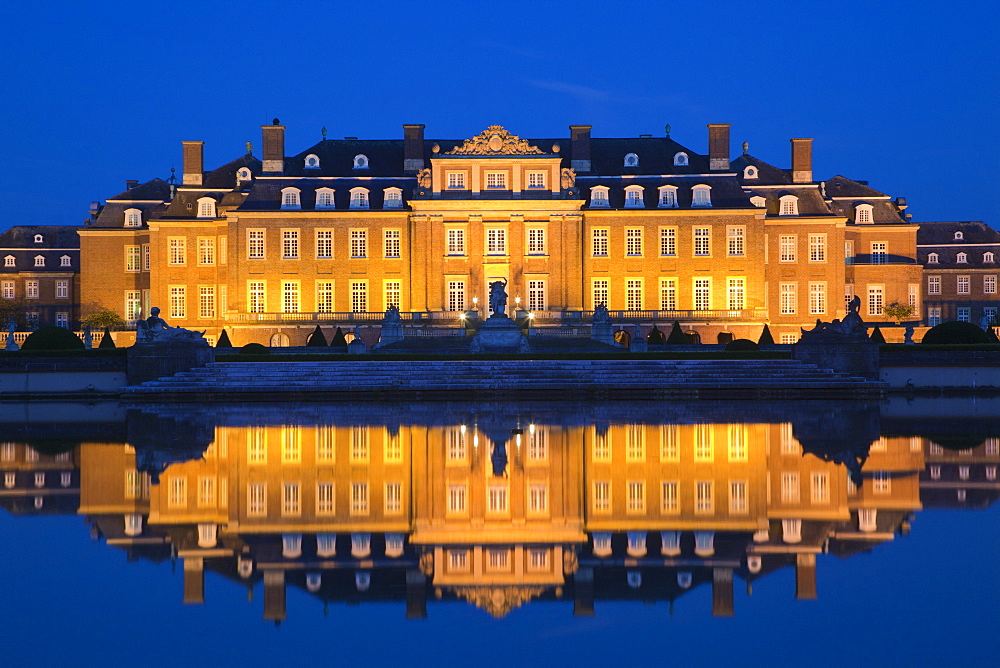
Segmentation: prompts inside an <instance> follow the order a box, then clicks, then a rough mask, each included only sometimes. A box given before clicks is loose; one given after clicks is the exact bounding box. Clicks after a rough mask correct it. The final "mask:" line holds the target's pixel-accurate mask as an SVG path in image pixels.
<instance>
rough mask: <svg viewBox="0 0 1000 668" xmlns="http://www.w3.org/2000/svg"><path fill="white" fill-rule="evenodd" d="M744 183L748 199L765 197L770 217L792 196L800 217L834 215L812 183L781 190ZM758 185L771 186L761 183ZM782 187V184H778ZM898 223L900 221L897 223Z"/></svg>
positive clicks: (786, 187)
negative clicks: (782, 200) (784, 199)
mask: <svg viewBox="0 0 1000 668" xmlns="http://www.w3.org/2000/svg"><path fill="white" fill-rule="evenodd" d="M740 181H741V182H742V183H743V190H744V192H745V193H746V196H747V197H763V198H764V200H765V204H764V207H763V208H765V209H767V213H768V215H771V216H776V215H778V214H779V212H780V210H781V198H782V197H784V196H786V195H792V196H794V197H797V198H798V200H799V201H798V215H799V216H829V215H833V212H832V211H831V208H830V206H829V205H828V204H827V203H826V201H825V200H824V199H823V196H822V195H821V194H820V192H819V188H817V187H816V186H815V185H813V184H811V183H800V184H794V185H793V184H786V185H784V186H783V187H780V188H759V189H755V188H754V187H753V186H754V181H753V180H752V179H751V180H749V181H747V180H744V179H742V178H741V179H740ZM758 185H770V184H765V183H759V184H758ZM778 185H781V184H778ZM897 222H898V221H897Z"/></svg>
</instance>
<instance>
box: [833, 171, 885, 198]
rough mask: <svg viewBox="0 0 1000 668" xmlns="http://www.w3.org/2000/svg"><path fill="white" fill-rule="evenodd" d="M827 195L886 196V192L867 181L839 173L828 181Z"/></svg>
mask: <svg viewBox="0 0 1000 668" xmlns="http://www.w3.org/2000/svg"><path fill="white" fill-rule="evenodd" d="M826 196H827V197H858V198H861V199H864V198H866V197H886V194H885V193H883V192H879V191H878V190H875V189H874V188H872V187H870V186H869V185H868V183H867V182H865V181H853V180H851V179H849V178H847V177H846V176H840V175H839V174H838V175H837V176H835V177H833V178H832V179H829V180H828V181H826Z"/></svg>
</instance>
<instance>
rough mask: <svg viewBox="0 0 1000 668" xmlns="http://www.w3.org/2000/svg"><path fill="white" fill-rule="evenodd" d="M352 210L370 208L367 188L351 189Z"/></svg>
mask: <svg viewBox="0 0 1000 668" xmlns="http://www.w3.org/2000/svg"><path fill="white" fill-rule="evenodd" d="M351 208H352V209H367V208H368V189H367V188H351Z"/></svg>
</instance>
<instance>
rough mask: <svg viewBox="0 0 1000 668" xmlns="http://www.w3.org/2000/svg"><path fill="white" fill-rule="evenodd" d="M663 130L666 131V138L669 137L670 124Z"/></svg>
mask: <svg viewBox="0 0 1000 668" xmlns="http://www.w3.org/2000/svg"><path fill="white" fill-rule="evenodd" d="M663 129H664V130H666V131H667V136H668V137H669V136H670V123H667V124H666V126H665V127H664V128H663Z"/></svg>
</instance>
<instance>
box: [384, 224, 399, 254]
mask: <svg viewBox="0 0 1000 668" xmlns="http://www.w3.org/2000/svg"><path fill="white" fill-rule="evenodd" d="M383 236H384V239H383V241H384V246H385V256H386V257H387V258H398V257H399V254H400V247H401V243H402V242H401V238H402V232H401V231H400V230H385V231H384V232H383Z"/></svg>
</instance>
